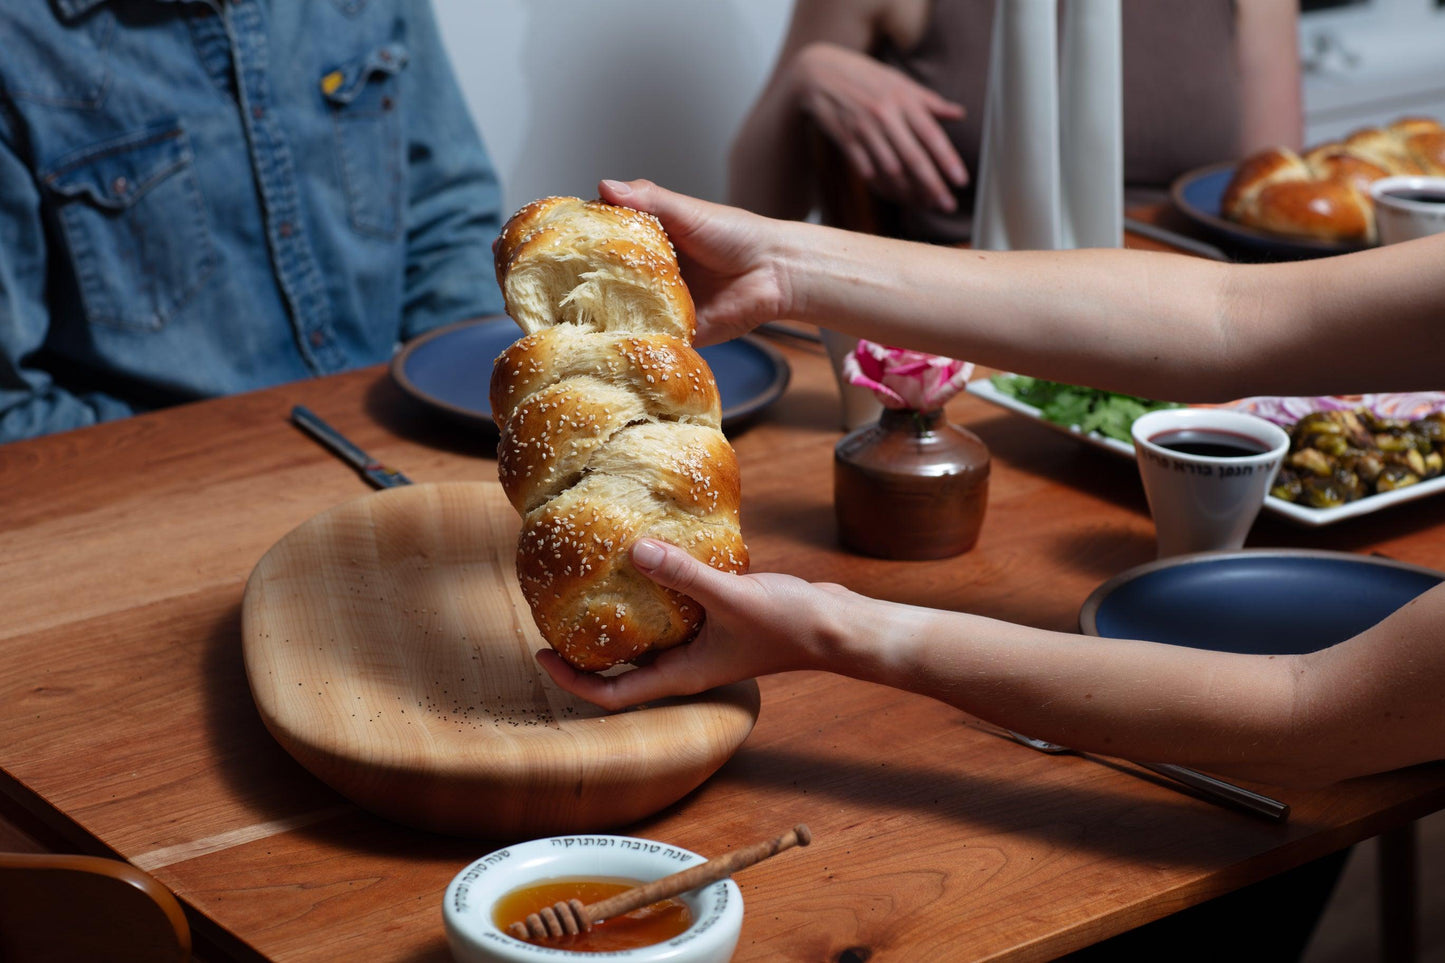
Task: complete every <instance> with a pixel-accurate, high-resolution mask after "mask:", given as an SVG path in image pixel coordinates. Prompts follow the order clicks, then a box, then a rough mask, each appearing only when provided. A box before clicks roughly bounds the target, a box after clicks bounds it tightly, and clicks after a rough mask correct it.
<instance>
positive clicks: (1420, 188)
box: [1370, 176, 1445, 244]
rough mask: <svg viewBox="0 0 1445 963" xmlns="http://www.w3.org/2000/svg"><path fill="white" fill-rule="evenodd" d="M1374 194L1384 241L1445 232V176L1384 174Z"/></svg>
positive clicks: (1373, 185) (1373, 188)
mask: <svg viewBox="0 0 1445 963" xmlns="http://www.w3.org/2000/svg"><path fill="white" fill-rule="evenodd" d="M1370 196H1371V197H1372V198H1374V201H1375V227H1376V230H1377V231H1378V232H1379V235H1380V243H1381V244H1396V243H1398V242H1400V241H1413V240H1414V239H1415V238H1417V237H1425V236H1426V235H1428V234H1440V233H1442V232H1445V177H1412V176H1404V177H1382V178H1380V179H1379V180H1377V181H1374V182H1373V183H1371V184H1370Z"/></svg>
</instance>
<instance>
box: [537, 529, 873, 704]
mask: <svg viewBox="0 0 1445 963" xmlns="http://www.w3.org/2000/svg"><path fill="white" fill-rule="evenodd" d="M632 560H633V564H634V565H636V566H637V569H638V571H640V572H642V573H643V574H644V575H646V576H648V577H649V578H651V579H652V580H653V581H655V582H657V584H659V585H662V586H664V587H666V588H670V589H673V590H675V591H677V592H680V593H682V594H683V595H687V596H689V597H691V598H692V599H693V600H694V601H696V602H697V603H698V604H699V605H701V606H703V608H704V609H706V610H707V621H706V622H704V623H703V627H702V631H701V633H699V635H698V637H697V638H696V639H694V640H693V641H691V642H688V643H686V644H684V645H679V646H676V647H674V648H671V649H667V650H666V651H663V652H661V653H659V654H658V655H657V658H656V659H654V660H653V661H652V662H650V663H648V664H647V665H644V666H641V667H639V668H636V669H632V670H630V671H628V672H623V673H620V674H617V675H607V676H603V675H596V674H594V673H591V672H579V671H578V670H576V669H574V668H572V667H571V666H570V665H568V664H567V663H566V662H564V661H562V657H561V656H559V655H558V654H557V653H556V652H553V651H551V650H550V649H544V650H543V651H541V652H538V653H537V661H538V662H539V663H540V664H541V665H542V667H543V668H544V669H546V671H547V674H548V675H550V676H551V677H552V680H553V681H554V682H556V683H557V685H559V686H560V687H562V688H563V689H566V690H567V691H568V692H571V693H572V694H573V695H576V696H579V697H581V698H583V699H586V700H588V701H589V702H594V703H596V704H597V705H600V706H603V707H605V708H608V709H621V708H624V707H626V706H633V705H637V704H639V703H642V702H650V701H652V700H655V699H661V698H664V697H666V696H676V695H691V694H693V693H695V692H702V691H703V690H705V689H711V688H713V687H714V686H719V685H724V684H726V683H729V682H737V681H738V680H740V679H751V678H755V677H757V676H760V675H767V674H770V673H773V672H784V671H787V670H790V669H808V668H831V669H835V670H836V669H837V668H838V667H837V666H836V665H834V664H831V663H830V661H829V660H828V659H827V658H826V657H825V653H826V652H827V651H829V640H833V641H836V640H837V639H839V638H841V637H842V635H843V631H844V630H843V626H845V625H848V624H849V622H850V620H852V621H853V622H858V621H867V618H866V616H864V615H862V614H860V613H861V612H864V611H867V609H866V607H867V606H868V605H869V604H870V600H869V599H866V598H864V597H863V596H860V595H858V594H856V593H854V592H850V591H849V590H848V589H845V588H843V587H842V586H841V585H831V584H813V583H809V582H805V581H803V580H802V579H800V578H794V577H793V576H791V575H781V574H777V573H772V572H765V573H762V574H757V575H733V574H732V573H730V572H720V571H718V570H717V569H714V568H709V567H708V566H707V565H705V564H704V563H702V562H700V561H698V560H697V559H695V558H693V557H692V556H691V555H689V554H688V553H687V552H685V551H683V550H682V549H680V548H677V547H675V546H672V545H667V544H665V543H663V542H658V541H656V540H651V539H643V540H639V541H638V543H637V544H636V545H635V546H634V547H633V549H632ZM860 607H863V608H860Z"/></svg>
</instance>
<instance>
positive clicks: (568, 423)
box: [491, 197, 748, 670]
mask: <svg viewBox="0 0 1445 963" xmlns="http://www.w3.org/2000/svg"><path fill="white" fill-rule="evenodd" d="M496 264H497V280H498V282H499V283H500V284H501V286H502V292H503V294H504V296H505V298H506V303H507V313H508V314H510V315H511V316H512V319H513V320H515V321H516V322H517V324H518V325H520V326H521V328H522V330H523V331H524V332H526V335H525V336H524V337H522V338H520V339H519V340H518V341H516V342H514V343H513V344H512V345H511V347H509V348H508V349H507V350H506V351H504V352H503V353H502V355H501V356H500V357H498V358H497V361H496V365H495V367H494V368H493V369H492V381H491V404H492V415H493V417H494V418H495V419H496V422H497V424H498V425H500V426H501V437H500V439H499V441H498V443H497V472H498V475H499V477H500V479H501V482H502V487H503V489H504V490H505V491H506V493H507V497H508V498H509V499H510V500H511V502H512V506H513V507H514V508H516V510H517V511H518V513H519V514H521V516H522V533H521V536H520V537H519V539H518V541H517V575H518V578H519V581H520V583H521V587H522V593H523V595H524V596H525V597H526V599H527V603H528V604H529V605H530V606H531V608H532V615H533V618H534V619H535V621H536V623H537V627H538V628H539V629H540V630H541V633H542V637H543V638H544V639H546V640H547V643H548V644H549V645H551V646H552V648H554V649H556V650H557V652H558V653H560V654H561V656H562V657H563V658H564V659H566V660H567V661H568V662H569V663H571V664H572V665H574V666H576V667H577V668H579V669H587V670H598V669H604V668H607V667H609V666H612V665H616V664H617V663H619V662H631V661H634V660H636V659H637V658H638V657H639V656H642V655H643V654H644V653H647V652H650V651H653V650H657V649H665V648H668V647H670V646H674V645H677V644H679V643H682V642H686V641H688V640H689V639H691V638H692V637H693V636H694V635H696V634H697V631H698V629H699V628H700V627H701V625H702V617H703V612H702V609H701V607H700V606H698V605H697V603H696V602H694V601H693V600H692V599H690V598H687V597H686V596H683V595H680V594H678V593H676V592H673V591H671V590H668V589H663V588H660V587H659V586H657V585H656V584H655V583H654V582H652V581H651V580H650V579H648V578H647V577H646V576H644V575H642V574H641V573H639V572H638V571H637V570H636V569H634V568H633V567H632V563H631V561H630V557H629V556H630V552H631V549H632V545H633V543H634V542H636V541H637V539H638V538H640V537H642V536H644V535H647V536H652V537H656V538H658V539H661V540H663V541H667V542H671V543H673V544H675V545H678V546H681V547H682V548H684V549H686V550H687V551H688V552H690V553H691V554H692V555H693V556H695V557H696V558H698V559H701V560H702V561H704V562H706V563H707V564H709V565H711V566H713V567H714V568H719V569H722V570H724V571H728V572H743V571H746V569H747V565H748V553H747V548H746V546H744V544H743V540H742V535H741V532H740V529H739V521H738V504H739V501H740V490H739V479H738V466H737V458H736V456H735V455H734V454H733V450H732V446H731V445H729V444H728V442H727V439H726V438H725V437H723V433H722V430H721V427H720V426H721V417H720V407H721V406H720V403H719V400H718V392H717V383H716V381H715V380H714V379H713V375H712V372H711V370H709V368H708V366H707V362H705V361H704V360H703V358H702V356H701V355H699V354H698V353H697V352H696V351H695V350H693V347H692V335H693V329H694V326H695V323H696V320H695V316H694V313H693V304H692V297H691V295H690V294H689V293H688V290H687V286H686V285H685V284H684V283H683V281H682V277H681V275H680V274H679V273H678V267H677V257H676V255H675V254H674V253H673V249H672V244H671V242H670V241H669V240H668V238H667V234H666V232H665V231H664V230H663V228H662V225H661V224H660V223H659V222H658V221H657V219H656V218H654V217H652V216H651V215H648V214H641V213H638V212H637V211H632V210H629V209H627V208H622V207H613V206H611V205H608V204H604V203H602V202H601V201H583V200H580V199H579V198H575V197H549V198H544V199H542V200H538V201H533V202H532V203H531V204H528V205H527V206H525V207H523V208H522V209H521V210H519V211H518V212H517V213H516V214H514V215H513V216H512V218H511V220H509V221H508V222H507V224H506V226H505V227H504V228H503V230H502V234H501V237H500V238H499V239H498V241H497V246H496Z"/></svg>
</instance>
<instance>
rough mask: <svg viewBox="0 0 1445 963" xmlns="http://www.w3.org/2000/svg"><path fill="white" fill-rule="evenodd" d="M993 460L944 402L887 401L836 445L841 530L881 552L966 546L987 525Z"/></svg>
mask: <svg viewBox="0 0 1445 963" xmlns="http://www.w3.org/2000/svg"><path fill="white" fill-rule="evenodd" d="M988 468H989V454H988V447H987V446H986V445H985V444H984V443H983V442H982V441H980V440H979V438H978V436H977V435H975V434H974V433H973V432H971V431H969V430H968V429H966V428H962V427H959V426H958V425H955V424H952V423H950V422H949V421H947V420H946V419H945V418H944V416H943V412H942V410H936V411H910V410H903V411H899V410H895V409H892V408H887V409H884V411H883V413H882V415H880V416H879V418H878V421H877V422H876V423H874V424H871V425H864V426H863V427H861V428H859V429H857V430H855V431H853V432H851V433H850V434H849V435H847V436H846V437H844V438H843V439H842V440H841V441H839V442H838V444H837V446H836V447H835V448H834V449H833V509H834V512H835V514H836V515H837V519H838V536H839V538H840V539H841V541H842V543H843V545H844V547H845V548H848V549H850V550H852V551H855V552H860V553H862V554H864V555H872V556H875V557H878V558H893V559H928V558H947V557H948V556H950V555H958V554H960V553H962V552H966V551H968V550H969V549H970V548H972V547H973V545H974V543H975V542H977V541H978V533H979V529H980V528H982V526H983V515H984V508H985V507H986V505H987V504H988Z"/></svg>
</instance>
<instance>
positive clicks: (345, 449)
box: [291, 405, 411, 488]
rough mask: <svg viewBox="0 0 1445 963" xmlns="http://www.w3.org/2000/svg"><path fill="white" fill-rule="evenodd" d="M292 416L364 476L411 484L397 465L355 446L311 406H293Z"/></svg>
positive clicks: (381, 484) (379, 483)
mask: <svg viewBox="0 0 1445 963" xmlns="http://www.w3.org/2000/svg"><path fill="white" fill-rule="evenodd" d="M291 420H292V421H293V422H295V423H296V425H297V426H298V427H300V428H301V429H302V430H303V431H305V432H306V433H307V434H308V435H310V436H311V437H313V438H315V439H316V440H317V441H319V442H321V444H323V445H325V446H326V447H327V448H329V449H331V451H332V452H334V453H335V454H337V455H340V456H341V458H342V460H343V461H345V462H347V463H348V464H349V465H351V467H353V468H355V469H356V470H357V471H359V472H361V474H362V477H364V478H365V479H366V480H367V481H369V482H371V484H372V485H374V486H375V487H377V488H395V487H397V486H398V485H410V484H411V479H410V478H408V477H406V476H405V475H403V474H402V473H401V472H399V471H397V470H396V469H394V468H387V467H386V466H385V465H383V464H382V463H381V462H379V461H377V460H376V459H375V458H372V457H371V456H370V455H368V454H367V453H366V452H364V451H362V450H361V449H360V448H358V447H356V446H355V445H354V444H352V443H351V442H350V441H348V440H347V438H346V436H345V435H343V434H342V433H341V432H339V431H337V430H336V429H335V428H332V427H331V426H330V425H328V424H327V423H326V422H324V421H322V420H321V419H320V418H318V417H317V416H316V413H315V412H313V411H311V409H309V408H305V407H302V406H301V405H297V406H296V407H294V408H292V409H291Z"/></svg>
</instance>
